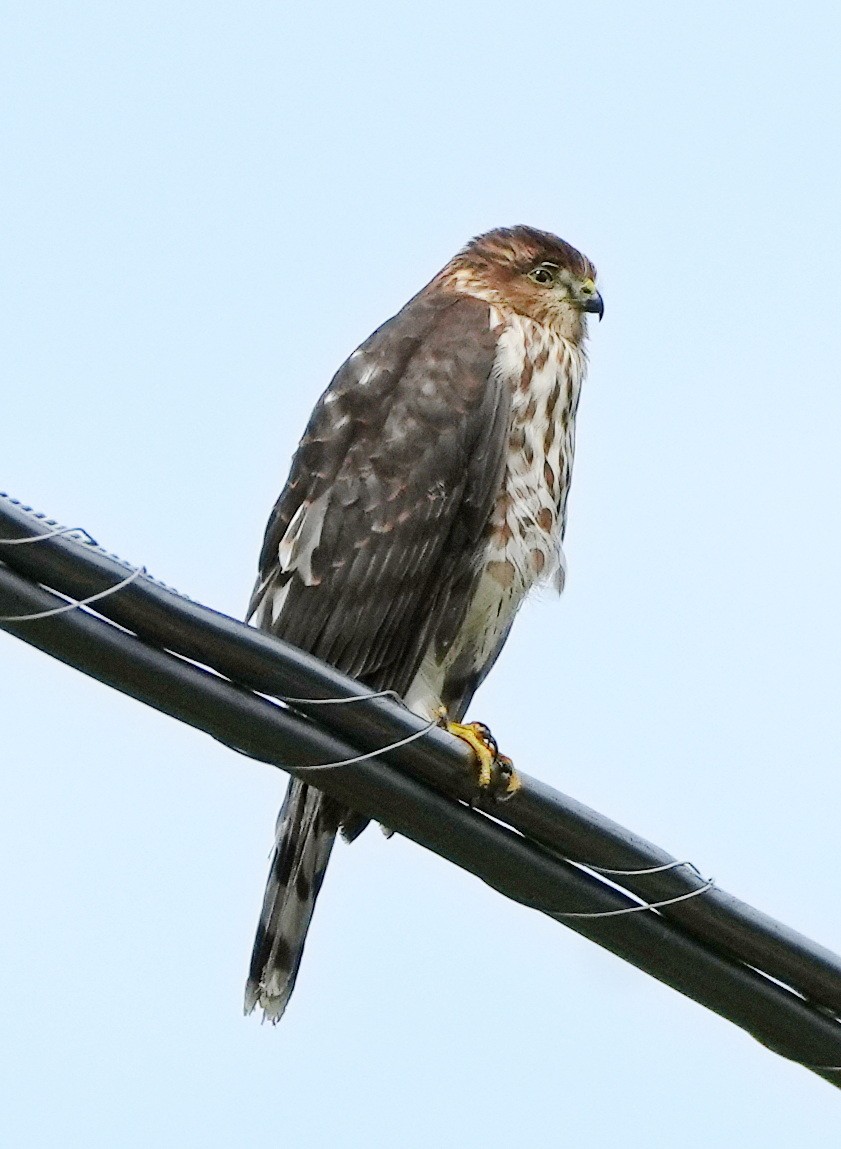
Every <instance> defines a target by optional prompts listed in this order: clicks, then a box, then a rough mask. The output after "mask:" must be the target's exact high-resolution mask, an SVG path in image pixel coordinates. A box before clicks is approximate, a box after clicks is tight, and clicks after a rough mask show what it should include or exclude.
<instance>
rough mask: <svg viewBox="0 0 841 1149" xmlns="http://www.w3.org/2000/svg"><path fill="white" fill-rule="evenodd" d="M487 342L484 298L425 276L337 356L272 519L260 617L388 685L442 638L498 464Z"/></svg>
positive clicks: (494, 387) (470, 580)
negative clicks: (394, 310) (349, 351)
mask: <svg viewBox="0 0 841 1149" xmlns="http://www.w3.org/2000/svg"><path fill="white" fill-rule="evenodd" d="M495 354H496V337H495V335H494V334H493V332H492V331H491V329H490V323H489V310H488V306H487V304H483V303H481V301H479V300H475V299H471V298H468V297H465V296H442V295H441V294H440V293H439V294H438V295H437V296H433V295H431V293H424V292H422V293H421V294H420V295H419V296H416V297H415V299H414V300H412V301H411V302H410V303H408V304H407V305H406V307H405V308H404V309H403V310H402V311H401V312H400V313H399V314H398V315H396V316H395V317H394V318H393V319H392V320H390V321H389V322H388V323H386V324H384V325H383V327H381V328H379V330H377V331H375V332H374V334H373V335H372V336H371V337H370V338H369V339H368V340H367V341H366V342H365V343H364V344H362V346H361V347H360V348H359V349H358V350H357V351H355V352H354V353H353V355H351V357H350V358H349V359H348V360H347V362H346V363H345V364H343V366H342V367H341V368H340V369H339V371H338V372H337V373H336V376H335V377H334V379H333V381H332V382H331V384H330V386H329V388H328V389H327V391H326V392H325V393H324V395H323V396H322V397H321V399H320V400H319V402H318V404H317V406H316V408H315V410H314V412H313V415H312V418H311V420H310V423H309V426H308V427H307V430H306V433H305V435H304V437H303V439H302V440H301V444H300V446H299V448H298V451H297V452H296V455H295V458H294V460H293V463H292V469H291V472H290V476H289V479H288V481H287V484H286V486H285V488H284V490H283V492H282V494H281V496H280V498H279V499H278V501H277V504H276V505H275V507H274V510H273V512H272V516H271V518H270V520H269V524H268V528H267V530H266V536H265V540H264V544H263V550H262V554H261V558H260V577H259V578H258V580H257V585H256V587H255V590H254V595H253V596H252V601H251V605H250V608H249V616H252V617H253V618H254V621H255V622H256V623H257V624H258V625H261V626H264V627H266V628H267V629H270V630H272V631H273V632H274V633H276V634H278V635H279V636H280V637H282V638H284V639H286V640H287V641H289V642H292V643H294V644H295V645H297V646H299V647H302V648H303V649H305V650H309V651H310V652H312V653H313V654H315V655H317V656H318V657H320V658H323V659H324V660H325V661H326V662H329V663H331V664H332V665H334V666H337V667H338V668H339V669H341V670H344V671H345V672H347V673H350V674H353V675H355V676H356V677H358V678H360V679H361V680H362V681H364V682H366V683H367V684H368V685H370V686H371V687H372V688H373V689H384V688H391V689H394V690H397V691H398V692H399V693H401V694H402V693H405V692H406V690H407V689H408V686H409V684H410V683H411V680H412V678H413V677H414V674H415V672H416V670H417V668H418V665H419V663H420V661H421V658H422V657H423V654H424V653H425V651H426V649H427V647H428V646H429V643H430V642H431V641H433V640H434V639H435V638H436V635H437V634H438V632H439V631H441V628H442V626H443V628H444V632H446V633H442V634H441V635H440V636H439V638H440V641H444V642H448V641H451V637H449V635H450V632H453V633H454V629H455V630H457V628H458V625H460V622H461V620H462V619H463V617H464V613H465V611H466V609H467V606H468V604H469V599H470V595H471V593H472V590H473V588H474V586H475V582H476V578H477V577H478V574H479V560H480V558H481V555H482V552H483V550H484V532H485V529H486V526H487V523H488V521H489V519H490V515H491V511H492V508H493V503H494V500H495V498H496V495H497V492H498V489H499V485H500V482H501V477H502V471H503V467H504V458H505V448H506V443H507V432H508V421H509V411H510V395H509V392H508V388H507V386H506V385H505V384H504V383H503V382H502V381H501V380H500V379H499V378H498V376H497V374H496V373H495V372H494V370H493V365H494V359H495ZM280 595H282V596H283V597H282V600H281V599H280V598H279V597H278V596H280ZM273 603H274V607H273V606H272V604H273ZM278 607H279V610H278Z"/></svg>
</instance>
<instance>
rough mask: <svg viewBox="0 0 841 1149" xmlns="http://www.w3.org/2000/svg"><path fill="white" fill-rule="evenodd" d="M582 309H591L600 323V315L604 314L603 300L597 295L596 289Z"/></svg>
mask: <svg viewBox="0 0 841 1149" xmlns="http://www.w3.org/2000/svg"><path fill="white" fill-rule="evenodd" d="M582 310H584V311H591V312H592V313H593V314H594V315H598V317H599V323H601V321H602V316H603V315H604V300H603V299H602V297H601V296H600V295H599V293H598V291H594V292H593V294H592V295H591V296H590V297H589V299H588V300H587V301H586V302H585V304H584V307H583V308H582Z"/></svg>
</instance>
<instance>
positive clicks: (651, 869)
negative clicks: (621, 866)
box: [567, 858, 703, 880]
mask: <svg viewBox="0 0 841 1149" xmlns="http://www.w3.org/2000/svg"><path fill="white" fill-rule="evenodd" d="M567 861H568V862H574V863H575V865H577V866H586V867H587V869H588V870H594V871H595V873H597V874H607V875H610V874H616V875H617V877H619V876H622V875H624V876H626V877H631V876H632V875H635V874H662V873H663V872H664V871H665V870H676V869H678V868H679V867H680V866H688V867H689V869H690V870H694V871H695V873H696V874H697V875H698V877H699V878H701V879H702V880H703V877H702V874H701V871H700V870H699V869H698V867H697V866H696V865H695V863H694V862H665V863H664V864H663V865H662V866H646V867H645V868H644V869H642V870H613V869H608V867H607V866H594V865H592V864H591V863H590V862H577V861H576V860H575V858H567Z"/></svg>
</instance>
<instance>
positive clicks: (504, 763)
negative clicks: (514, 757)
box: [438, 706, 522, 802]
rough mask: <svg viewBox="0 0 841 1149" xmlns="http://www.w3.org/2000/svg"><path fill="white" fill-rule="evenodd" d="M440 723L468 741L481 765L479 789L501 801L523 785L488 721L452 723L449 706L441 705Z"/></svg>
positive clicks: (463, 740) (450, 731)
mask: <svg viewBox="0 0 841 1149" xmlns="http://www.w3.org/2000/svg"><path fill="white" fill-rule="evenodd" d="M438 723H439V725H440V726H441V727H443V729H444V730H446V731H448V732H449V733H450V734H453V735H455V737H456V738H460V739H461V740H462V742H466V743H467V745H468V746H469V747H470V748H471V750H472V751H473V753H474V754H475V755H476V760H477V762H478V764H479V777H478V783H479V790H480V792H481V791H483V790H484V791H488V792H489V793H490V794H492V796H493V797H494V798H497V799H498V800H499V801H501V802H504V801H507V800H508V799H509V798H510V797H511V795H512V794H516V793H517V791H518V790H519V789H520V787H521V786H522V782H521V780H520V776H519V774H518V773H517V771H516V770H515V769H514V763H513V762H512V761H511V759H510V758H509V757H508V756H507V755H506V754H500V752H499V747H498V746H497V744H496V739H495V738H494V736H493V734H491V732H490V730H489V729H488V727H487V726H486V725H485V724H484V722H451V721H450V719H449V718H448V717H447V709H446V707H444V706H441V707H439V710H438Z"/></svg>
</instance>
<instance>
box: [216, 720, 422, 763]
mask: <svg viewBox="0 0 841 1149" xmlns="http://www.w3.org/2000/svg"><path fill="white" fill-rule="evenodd" d="M437 725H438V720H437V719H433V720H432V721H431V722H428V723H427V724H426V726H424V727H423V728H422V729H421V730H416V731H415V733H414V734H410V735H409V736H408V738H401V739H400V740H399V741H397V742H389V744H388V745H387V746H379V747H378V748H377V749H376V750H369V751H367V753H365V754H355V755H354V756H353V758H342V759H340V760H339V761H338V762H308V763H306V764H305V765H303V766H296V767H295V770H335V769H338V768H340V767H342V766H354V765H356V763H357V762H367V761H368V759H370V758H377V757H378V756H379V755H380V754H388V753H389V751H391V750H397V749H399V748H400V747H401V746H406V745H407V744H408V743H409V742H414V741H416V739H418V738H422V737H423V736H424V734H428V733H429V731H430V730H432V728H433V727H434V726H437ZM225 745H226V746H228V747H230V749H231V750H234V751H236V753H237V754H242V755H244V756H245V757H246V758H254V759H255V760H256V761H258V762H262V761H264V759H263V758H261V757H258V756H257V755H256V754H252V753H251V752H250V751H248V750H243V749H241V748H240V747H239V746H231V744H230V743H229V742H226V743H225Z"/></svg>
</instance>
